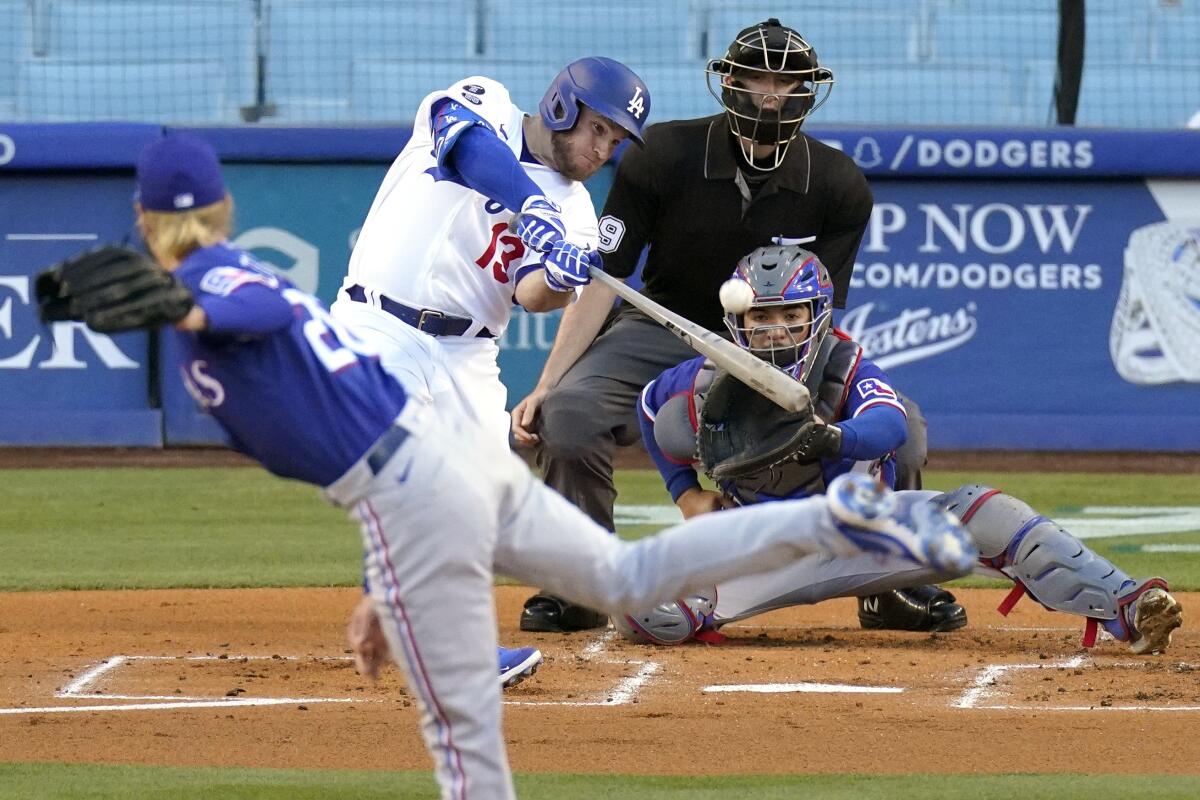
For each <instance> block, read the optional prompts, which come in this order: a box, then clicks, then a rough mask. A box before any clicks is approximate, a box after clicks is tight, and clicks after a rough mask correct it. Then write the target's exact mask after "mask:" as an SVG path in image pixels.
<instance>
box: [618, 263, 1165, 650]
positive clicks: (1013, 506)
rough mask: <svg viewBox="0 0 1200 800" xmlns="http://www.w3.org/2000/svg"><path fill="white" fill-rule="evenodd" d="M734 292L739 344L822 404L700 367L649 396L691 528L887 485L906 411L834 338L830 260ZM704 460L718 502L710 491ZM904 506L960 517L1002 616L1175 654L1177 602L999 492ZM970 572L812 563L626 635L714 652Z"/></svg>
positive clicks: (670, 373)
mask: <svg viewBox="0 0 1200 800" xmlns="http://www.w3.org/2000/svg"><path fill="white" fill-rule="evenodd" d="M731 281H741V282H744V283H745V284H748V286H749V288H750V290H751V292H749V293H748V292H746V290H745V289H744V288H741V287H731V288H732V289H733V290H732V291H729V292H728V293H725V292H723V296H725V297H729V298H737V297H738V295H739V294H740V295H741V298H742V302H743V303H745V301H746V300H747V299H748V302H749V307H748V308H746V309H745V310H744V311H743V310H742V309H729V308H727V309H726V315H725V324H726V326H727V327H728V328H729V330H730V332H731V333H732V334H733V339H734V341H735V342H737V344H739V345H740V346H741V347H743V348H745V349H747V350H749V351H750V352H751V353H754V354H755V355H756V356H758V357H759V358H762V359H764V360H767V361H770V362H771V363H773V364H774V365H775V366H776V367H778V368H780V369H782V370H785V371H786V372H788V373H790V374H791V375H792V376H793V377H795V378H796V380H798V381H802V382H803V383H804V384H805V385H806V386H807V387H808V389H809V391H810V392H811V394H812V399H813V404H812V406H811V407H810V409H809V410H808V412H807V413H793V412H787V411H784V410H783V409H781V408H780V407H778V406H776V405H775V404H774V403H772V402H771V401H770V400H768V399H766V398H765V397H763V396H762V395H759V394H758V393H756V392H755V391H753V390H752V389H749V388H748V387H746V386H745V385H744V384H742V383H741V382H739V381H737V380H736V379H734V378H733V377H732V376H730V375H727V374H725V373H723V371H721V370H719V369H716V368H714V366H713V364H711V363H710V362H708V361H706V360H705V359H704V358H703V357H698V358H694V359H691V360H689V361H685V362H684V363H682V364H679V365H677V366H675V367H672V368H671V369H668V370H666V371H665V372H663V373H662V374H661V375H660V376H659V377H658V378H656V379H655V380H654V381H652V382H651V383H650V384H649V385H647V386H646V388H645V389H644V390H643V392H642V396H641V410H642V414H641V415H640V418H641V423H642V435H643V439H644V440H645V444H646V448H647V449H648V450H649V452H650V455H651V456H652V457H653V459H654V461H655V464H656V465H657V466H658V469H659V472H661V473H662V476H663V480H664V481H666V484H667V489H668V490H669V491H670V493H671V498H672V499H673V500H674V501H675V503H676V505H678V506H679V508H680V509H681V510H682V511H683V514H684V517H685V518H687V517H693V516H696V515H698V514H703V513H708V512H713V511H719V510H721V509H724V508H729V507H732V506H736V505H746V504H752V503H762V502H769V501H772V500H778V499H782V498H797V497H804V496H808V495H813V494H820V493H823V492H824V491H825V488H826V486H828V485H829V482H830V481H832V480H833V479H834V478H836V477H837V476H838V475H841V474H843V473H846V472H863V471H865V472H868V473H870V474H873V475H875V476H876V477H877V478H878V480H880V481H882V482H883V483H885V484H887V485H889V486H891V485H892V483H893V480H894V477H895V470H894V465H893V463H892V453H893V451H894V450H895V449H896V448H897V447H898V446H899V445H900V444H901V443H902V442H903V441H904V437H905V430H906V428H905V417H904V407H903V406H902V405H901V404H900V403H899V402H898V401H897V399H896V393H895V392H894V391H893V390H892V388H891V387H890V386H889V385H888V378H887V375H886V374H884V372H883V370H881V369H880V368H879V367H878V366H876V365H875V364H873V363H871V361H870V360H868V359H867V358H865V357H864V356H863V351H862V347H861V346H859V345H858V344H857V343H856V342H854V341H853V340H852V339H851V338H850V337H849V336H848V335H846V334H845V333H844V332H842V331H840V330H837V329H836V328H832V326H831V322H830V317H831V313H832V305H833V285H832V283H831V281H830V279H829V275H828V273H827V272H826V270H825V267H824V265H822V264H821V262H820V260H819V259H818V258H817V257H816V256H815V255H813V254H812V253H810V252H808V251H807V250H803V249H801V248H799V247H795V246H786V247H762V248H759V249H757V250H755V251H754V252H752V253H750V254H749V255H748V256H746V257H745V258H743V259H742V260H741V261H740V262H739V263H738V266H737V270H736V271H735V272H734V274H733V277H732V278H731ZM739 289H740V291H738V290H739ZM697 465H698V466H699V467H700V468H701V469H703V470H704V472H705V473H706V474H707V475H708V476H709V477H711V478H712V479H713V480H714V481H715V482H716V484H717V486H718V487H719V488H720V491H708V490H705V489H703V488H701V486H700V482H699V480H698V478H697V473H696V467H697ZM894 497H895V499H896V502H897V503H900V504H915V503H933V504H935V505H937V506H939V507H941V508H943V509H946V510H948V511H950V512H951V513H953V514H955V515H957V516H958V517H959V519H961V521H962V522H963V523H964V524H965V525H966V527H967V530H968V531H969V532H970V534H971V536H972V537H973V538H974V539H975V542H976V543H977V545H978V546H979V550H980V553H981V558H980V566H979V567H977V568H976V572H979V573H981V574H988V575H992V576H996V575H1003V576H1004V577H1007V578H1009V579H1011V580H1012V581H1013V582H1014V583H1015V584H1016V585H1015V587H1014V589H1013V591H1012V593H1011V594H1010V595H1009V596H1008V598H1006V599H1005V601H1004V602H1003V603H1002V604H1001V606H1000V612H1001V613H1002V614H1007V613H1008V611H1009V610H1010V609H1011V608H1012V606H1013V605H1014V604H1015V603H1016V602H1017V600H1018V599H1019V598H1020V597H1021V595H1022V594H1024V593H1025V592H1028V593H1029V594H1030V596H1032V597H1033V598H1034V599H1035V600H1037V601H1038V602H1040V603H1042V604H1043V605H1045V606H1046V607H1047V608H1050V609H1054V610H1057V611H1065V612H1067V613H1070V614H1076V615H1078V616H1081V617H1084V618H1086V620H1087V623H1086V630H1085V634H1084V645H1085V646H1091V645H1092V644H1093V643H1094V641H1095V636H1096V629H1097V625H1101V626H1103V627H1104V629H1105V630H1106V631H1108V633H1110V634H1112V636H1113V637H1114V638H1116V639H1118V640H1119V641H1122V642H1127V643H1128V644H1129V646H1130V649H1131V650H1132V651H1133V652H1134V653H1138V654H1141V653H1150V652H1155V651H1162V650H1164V649H1166V647H1167V645H1168V644H1169V643H1170V641H1171V632H1172V631H1173V630H1174V629H1175V628H1177V627H1179V625H1180V624H1181V621H1182V615H1181V608H1180V604H1179V602H1178V601H1177V600H1175V598H1174V597H1172V596H1171V595H1170V594H1169V592H1168V588H1169V587H1168V586H1167V584H1166V581H1164V580H1162V579H1161V578H1151V579H1149V580H1145V581H1138V580H1134V579H1132V578H1130V577H1129V576H1128V575H1126V574H1125V573H1124V572H1122V571H1121V570H1120V569H1118V568H1117V567H1115V566H1113V565H1112V564H1111V563H1109V562H1108V561H1106V560H1105V559H1103V558H1101V557H1100V556H1099V555H1097V554H1096V553H1094V552H1092V551H1091V550H1090V549H1088V547H1087V546H1086V545H1084V544H1083V543H1082V542H1080V541H1079V540H1078V539H1076V538H1075V537H1074V536H1072V535H1071V534H1070V533H1068V532H1067V531H1065V530H1063V529H1062V528H1061V527H1059V526H1058V525H1056V524H1055V523H1054V522H1053V521H1051V520H1049V519H1046V518H1045V517H1043V516H1042V515H1040V514H1038V513H1037V512H1036V511H1034V510H1033V509H1032V508H1030V507H1029V506H1028V505H1027V504H1026V503H1024V502H1022V501H1021V500H1019V499H1017V498H1015V497H1012V496H1011V495H1007V494H1004V493H1003V492H1001V491H1000V490H998V489H993V488H990V487H987V486H981V485H978V484H971V485H966V486H960V487H959V488H957V489H954V490H953V491H950V492H945V493H939V492H933V491H920V490H917V491H901V492H897V493H896V494H895V495H894ZM962 574H963V573H952V572H938V571H936V570H932V569H929V568H927V567H914V566H913V565H912V564H910V563H909V564H906V563H903V562H900V561H896V560H893V559H887V560H883V561H881V560H880V559H879V558H876V557H874V556H861V555H860V556H855V557H851V558H842V557H836V556H826V555H813V556H809V557H806V558H804V559H801V560H800V561H797V562H794V563H793V564H790V565H788V566H786V567H782V568H780V569H778V570H774V571H772V572H768V573H765V574H760V575H754V576H748V577H744V578H739V579H735V580H731V581H728V582H726V583H723V584H721V585H720V586H718V587H716V588H715V589H713V590H712V591H711V592H707V593H705V594H703V595H697V596H691V597H685V598H679V599H677V600H675V601H674V602H671V603H666V604H664V605H660V606H657V607H655V608H653V609H650V610H648V611H647V612H645V613H642V614H637V615H631V616H626V617H624V618H621V619H617V620H616V624H617V627H618V628H619V629H620V630H621V631H622V633H624V634H625V635H626V636H627V637H629V638H633V639H641V640H646V641H650V642H654V643H657V644H677V643H680V642H683V641H686V640H688V639H691V638H699V639H702V640H707V641H713V640H718V639H720V638H721V637H720V634H719V633H717V632H716V630H717V629H718V628H719V627H720V626H722V625H724V624H726V623H728V622H733V621H735V620H741V619H746V618H747V617H752V616H754V615H755V614H761V613H763V612H765V611H771V610H773V609H777V608H783V607H786V606H792V605H801V604H806V603H816V602H819V601H821V600H826V599H829V598H833V597H856V596H861V595H869V594H874V593H878V592H885V591H888V590H890V589H894V588H898V587H904V586H913V585H915V584H923V583H937V582H940V581H946V580H951V579H953V578H957V577H961V575H962Z"/></svg>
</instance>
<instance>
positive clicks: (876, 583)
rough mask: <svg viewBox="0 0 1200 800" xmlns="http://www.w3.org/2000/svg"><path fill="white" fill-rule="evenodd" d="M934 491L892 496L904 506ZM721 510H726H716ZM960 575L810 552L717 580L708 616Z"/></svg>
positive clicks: (744, 614) (745, 613)
mask: <svg viewBox="0 0 1200 800" xmlns="http://www.w3.org/2000/svg"><path fill="white" fill-rule="evenodd" d="M939 494H941V493H940V492H931V491H927V490H911V491H901V492H896V494H895V497H896V501H897V503H899V504H900V506H901V507H907V506H909V505H911V504H913V503H922V502H926V501H928V500H929V499H931V498H934V497H937V496H938V495H939ZM764 505H771V503H766V504H764ZM755 507H756V508H757V507H758V506H755ZM725 513H728V512H725V511H722V512H720V514H725ZM961 577H962V575H961V574H960V573H957V572H939V571H938V570H935V569H932V568H930V567H921V566H917V565H916V564H913V562H911V561H908V560H907V559H903V558H899V557H896V556H888V557H882V556H877V555H875V554H872V553H859V554H856V555H852V556H848V557H847V556H837V555H831V554H829V553H814V554H813V555H810V556H805V557H804V558H801V559H798V560H796V561H792V562H790V563H788V564H785V565H784V566H782V567H779V568H778V569H774V570H772V571H770V572H768V573H764V574H762V575H755V576H753V577H738V578H734V579H733V580H731V581H726V582H725V583H722V584H719V585H717V606H716V608H715V609H714V611H713V616H714V618H715V620H716V622H717V623H719V624H720V623H727V622H735V621H737V620H742V619H746V618H748V617H753V616H756V615H758V614H763V613H766V612H767V611H773V610H775V609H778V608H788V607H789V606H799V605H809V604H812V603H819V602H821V601H822V600H830V599H832V598H834V597H864V596H866V595H871V594H878V593H880V592H886V591H888V590H890V589H903V588H906V587H908V586H918V585H921V584H926V583H942V582H944V581H949V580H954V579H955V578H961Z"/></svg>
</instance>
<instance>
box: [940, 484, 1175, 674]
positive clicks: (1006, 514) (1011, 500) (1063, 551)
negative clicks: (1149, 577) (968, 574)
mask: <svg viewBox="0 0 1200 800" xmlns="http://www.w3.org/2000/svg"><path fill="white" fill-rule="evenodd" d="M933 502H935V503H937V504H938V505H940V506H941V507H942V508H945V509H946V510H947V511H950V512H951V513H953V514H955V515H957V516H958V518H959V519H961V520H962V521H963V524H965V525H966V526H967V530H969V531H970V532H971V536H972V537H973V538H974V539H975V542H976V543H977V544H978V545H979V550H980V554H981V557H980V559H979V560H980V562H981V563H983V564H984V565H985V566H987V567H991V568H993V569H996V570H999V571H1000V572H1002V573H1004V574H1005V575H1007V576H1008V577H1009V578H1011V579H1012V580H1013V582H1014V583H1016V586H1015V587H1014V588H1013V591H1012V592H1010V593H1009V595H1008V597H1006V598H1005V599H1004V601H1003V602H1002V603H1001V604H1000V608H999V611H1000V613H1001V614H1005V615H1007V614H1008V612H1009V611H1011V610H1012V608H1013V606H1015V605H1016V603H1017V601H1018V600H1020V598H1021V596H1022V595H1023V594H1024V593H1026V592H1028V593H1029V595H1030V596H1031V597H1033V599H1035V600H1037V601H1038V602H1039V603H1041V604H1042V605H1043V606H1045V607H1046V608H1049V609H1051V610H1054V611H1065V612H1066V613H1068V614H1076V615H1078V616H1082V617H1085V618H1087V626H1086V629H1085V633H1084V638H1083V644H1084V646H1085V647H1091V646H1092V645H1093V644H1094V643H1095V640H1096V627H1097V623H1099V624H1103V625H1104V627H1105V629H1106V630H1108V631H1109V632H1110V633H1112V634H1113V635H1114V636H1115V637H1116V638H1118V639H1120V640H1121V641H1128V642H1134V641H1137V640H1138V638H1139V636H1140V634H1139V633H1138V631H1137V629H1136V621H1135V618H1136V609H1134V611H1133V613H1126V612H1127V609H1130V608H1133V607H1132V606H1131V604H1132V603H1135V602H1136V601H1137V600H1138V598H1139V597H1140V596H1141V595H1142V594H1144V593H1147V591H1148V590H1149V589H1151V588H1159V589H1161V590H1164V591H1165V584H1164V583H1163V582H1162V581H1161V580H1157V579H1156V580H1155V581H1151V582H1148V583H1146V584H1142V585H1141V586H1138V585H1137V583H1136V582H1135V581H1134V580H1133V579H1132V578H1130V577H1129V575H1128V574H1126V573H1125V572H1123V571H1122V570H1120V569H1118V568H1117V567H1116V566H1114V565H1113V564H1112V563H1111V562H1110V561H1108V560H1107V559H1105V558H1102V557H1101V556H1099V555H1097V554H1096V553H1095V552H1093V551H1092V550H1091V549H1090V548H1089V547H1088V546H1087V545H1085V544H1084V543H1083V542H1081V541H1080V540H1079V539H1077V538H1075V537H1074V536H1072V535H1071V534H1070V533H1069V532H1068V531H1066V530H1064V529H1063V528H1062V527H1061V526H1059V525H1058V524H1057V523H1055V522H1053V521H1052V520H1049V519H1047V518H1046V517H1044V516H1042V515H1041V514H1039V513H1037V512H1036V511H1034V510H1033V509H1032V508H1030V507H1029V505H1028V504H1027V503H1025V502H1023V501H1021V500H1018V499H1017V498H1015V497H1013V496H1012V495H1008V494H1005V493H1003V492H1001V491H1000V490H998V489H992V488H990V487H987V486H982V485H979V484H970V485H966V486H960V487H959V488H958V489H955V490H954V491H952V492H948V493H946V494H943V495H939V496H937V497H935V498H934V500H933ZM1131 587H1136V588H1131ZM1168 597H1170V595H1168ZM1147 602H1148V603H1149V601H1147ZM1172 604H1174V608H1175V609H1176V611H1177V609H1178V603H1176V602H1175V601H1174V598H1171V602H1170V603H1165V604H1163V603H1159V604H1158V606H1159V608H1158V609H1157V610H1156V611H1155V613H1147V614H1146V615H1145V618H1146V624H1147V626H1148V627H1154V628H1160V629H1161V628H1163V627H1165V626H1168V625H1170V622H1171V618H1172V616H1174V617H1175V618H1178V614H1174V615H1172V614H1171V613H1170V611H1169V610H1167V611H1164V610H1163V609H1162V608H1161V607H1162V606H1163V605H1165V606H1168V607H1170V606H1171V605H1172ZM1150 605H1153V604H1150ZM1152 621H1153V624H1152ZM1174 627H1177V624H1176V625H1175V626H1171V627H1169V628H1167V630H1166V631H1165V633H1162V634H1155V635H1152V636H1150V637H1143V638H1147V639H1148V641H1150V640H1152V641H1150V644H1147V645H1145V646H1144V647H1145V648H1146V649H1144V650H1143V651H1138V650H1135V652H1145V651H1147V650H1148V649H1150V648H1151V645H1152V644H1157V646H1158V647H1159V648H1160V649H1161V647H1162V646H1165V644H1164V639H1165V641H1170V630H1173V628H1174Z"/></svg>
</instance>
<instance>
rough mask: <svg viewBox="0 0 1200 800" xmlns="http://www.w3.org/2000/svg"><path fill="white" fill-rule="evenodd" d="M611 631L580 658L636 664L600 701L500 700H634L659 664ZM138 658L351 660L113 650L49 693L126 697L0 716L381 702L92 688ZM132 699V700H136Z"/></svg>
mask: <svg viewBox="0 0 1200 800" xmlns="http://www.w3.org/2000/svg"><path fill="white" fill-rule="evenodd" d="M613 635H615V631H608V632H607V633H605V634H604V635H603V636H601V638H600V639H599V640H597V641H595V642H593V643H591V644H590V645H589V646H588V647H587V648H585V650H584V652H583V653H582V655H581V657H582V658H583V659H585V660H595V661H596V662H597V663H605V664H621V665H636V666H637V667H638V669H637V671H636V672H635V673H634V674H633V675H631V676H629V677H626V678H622V679H621V680H620V681H618V682H617V684H616V685H615V686H614V687H613V688H612V690H611V691H608V692H602V693H601V694H603V696H604V699H603V700H505V701H504V703H505V705H519V706H620V705H626V704H627V703H631V702H633V700H634V699H635V698H636V697H637V694H638V692H639V691H640V690H641V689H642V687H643V686H645V685H646V683H647V682H649V680H650V679H651V678H652V677H653V676H654V675H655V674H657V673H658V672H659V670H660V669H661V667H660V665H659V664H658V663H657V662H654V661H635V660H629V661H624V660H622V661H616V660H613V659H606V658H602V657H600V656H602V655H603V653H604V648H605V645H606V644H607V643H608V641H609V640H611V638H612V637H613ZM138 661H160V662H162V661H193V662H194V661H227V662H232V663H241V662H245V661H339V662H349V661H353V659H352V658H350V657H349V656H303V657H301V656H278V655H270V656H252V655H190V656H130V655H117V656H111V657H109V658H106V659H104V660H103V661H101V662H100V663H98V664H96V665H94V666H92V667H90V668H88V669H87V670H85V671H84V672H83V674H81V675H79V676H78V677H76V678H75V679H74V680H72V681H71V682H70V683H68V684H67V685H66V686H64V687H63V688H62V689H59V690H58V691H56V692H55V693H54V697H55V698H57V699H62V700H92V701H95V700H103V701H113V700H121V701H125V702H121V703H111V702H108V703H106V704H88V705H63V706H42V707H39V708H29V707H13V708H0V715H5V714H56V713H70V712H87V711H165V710H172V709H184V708H241V707H246V706H284V705H308V704H312V703H381V702H386V701H384V700H379V699H372V698H363V697H198V696H188V695H178V694H174V695H157V694H108V693H104V692H100V691H98V690H96V689H93V688H92V687H93V686H94V685H95V684H96V682H97V681H99V680H100V679H102V678H103V677H104V676H106V675H109V674H110V673H113V672H114V671H115V670H117V669H119V668H120V667H122V666H125V665H128V664H130V663H134V662H138ZM135 701H136V702H135Z"/></svg>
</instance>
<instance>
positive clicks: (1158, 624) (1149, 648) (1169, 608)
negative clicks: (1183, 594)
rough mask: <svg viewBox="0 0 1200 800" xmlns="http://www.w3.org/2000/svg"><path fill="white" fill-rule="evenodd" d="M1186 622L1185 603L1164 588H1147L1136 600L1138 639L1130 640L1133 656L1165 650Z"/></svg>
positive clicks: (1134, 616) (1135, 612)
mask: <svg viewBox="0 0 1200 800" xmlns="http://www.w3.org/2000/svg"><path fill="white" fill-rule="evenodd" d="M1182 624H1183V606H1182V605H1180V603H1179V601H1178V600H1176V599H1175V598H1174V597H1172V596H1171V593H1170V592H1168V591H1167V590H1166V589H1165V588H1163V587H1159V586H1155V587H1153V588H1151V589H1147V590H1146V591H1144V592H1142V593H1141V595H1139V596H1138V598H1137V600H1135V601H1133V628H1134V631H1135V635H1136V638H1134V639H1131V640H1130V642H1129V649H1130V650H1132V651H1133V653H1134V655H1139V656H1140V655H1143V654H1145V653H1162V652H1165V651H1166V649H1167V647H1168V646H1169V645H1170V644H1171V632H1172V631H1174V630H1175V629H1176V628H1178V627H1179V626H1180V625H1182Z"/></svg>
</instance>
